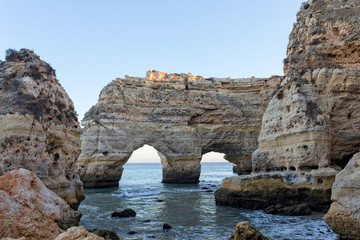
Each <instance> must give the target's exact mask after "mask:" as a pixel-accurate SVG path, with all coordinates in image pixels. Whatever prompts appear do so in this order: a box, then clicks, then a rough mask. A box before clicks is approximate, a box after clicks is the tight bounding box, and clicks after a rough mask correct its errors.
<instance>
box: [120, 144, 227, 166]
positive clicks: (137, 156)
mask: <svg viewBox="0 0 360 240" xmlns="http://www.w3.org/2000/svg"><path fill="white" fill-rule="evenodd" d="M224 155H225V154H222V153H216V152H209V153H206V154H204V155H203V157H202V159H201V162H202V163H203V162H228V161H227V160H225V159H224ZM126 163H161V161H160V157H159V155H158V153H157V150H156V149H155V148H154V147H152V146H150V145H147V144H145V145H144V146H143V147H140V148H138V149H137V150H135V151H134V152H133V153H132V155H131V157H130V158H129V160H128V161H127V162H126Z"/></svg>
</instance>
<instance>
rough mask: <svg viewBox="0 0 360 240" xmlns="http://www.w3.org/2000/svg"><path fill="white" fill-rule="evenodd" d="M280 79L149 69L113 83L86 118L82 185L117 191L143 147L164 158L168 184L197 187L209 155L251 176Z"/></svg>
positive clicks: (82, 154) (81, 167) (82, 155)
mask: <svg viewBox="0 0 360 240" xmlns="http://www.w3.org/2000/svg"><path fill="white" fill-rule="evenodd" d="M280 80H281V77H272V78H269V79H258V78H249V79H230V78H208V79H205V78H203V77H200V76H193V75H191V74H188V75H185V74H166V73H162V72H157V71H149V72H148V73H147V76H146V77H145V78H135V77H128V76H126V77H125V78H124V79H116V80H114V81H112V82H111V83H110V84H108V85H107V86H106V87H105V88H104V89H103V90H102V91H101V93H100V97H99V101H98V103H97V104H96V105H95V106H93V107H92V108H91V109H90V110H89V111H88V112H87V113H86V114H85V117H84V119H83V121H82V125H83V126H85V129H84V131H83V134H82V137H81V138H82V152H81V154H80V157H79V159H78V161H77V169H78V172H79V173H80V176H81V179H82V181H83V183H84V186H85V187H107V186H117V185H118V181H119V179H120V178H121V173H122V170H123V169H122V166H123V165H124V163H125V162H126V161H127V160H128V158H129V157H130V156H131V153H132V152H133V151H134V150H136V149H137V148H139V147H141V146H143V145H144V144H148V145H151V146H153V147H154V148H155V149H157V150H158V151H159V152H160V153H161V159H162V160H161V161H162V163H163V182H165V183H196V182H198V181H199V176H200V161H201V157H202V155H203V154H204V153H206V152H210V151H216V152H223V153H225V154H226V156H225V158H226V160H228V161H230V162H232V163H235V164H236V165H237V166H238V169H239V173H240V174H241V173H246V172H249V171H251V154H252V152H253V151H254V150H255V149H256V148H257V146H258V143H257V138H258V136H259V132H260V128H261V119H262V115H263V113H264V112H265V109H266V106H267V103H268V101H269V99H270V98H271V95H272V93H273V92H274V89H276V88H277V84H278V83H279V82H280Z"/></svg>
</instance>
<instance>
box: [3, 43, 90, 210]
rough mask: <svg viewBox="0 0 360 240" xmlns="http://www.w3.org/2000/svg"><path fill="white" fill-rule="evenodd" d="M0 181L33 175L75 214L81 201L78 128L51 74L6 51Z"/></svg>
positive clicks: (28, 54)
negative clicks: (19, 172) (13, 174)
mask: <svg viewBox="0 0 360 240" xmlns="http://www.w3.org/2000/svg"><path fill="white" fill-rule="evenodd" d="M0 99H1V101H0V175H2V174H5V173H7V172H10V171H11V170H13V169H18V168H26V169H28V170H31V171H33V172H34V173H35V174H36V175H37V176H38V177H39V178H40V179H41V180H42V181H43V182H44V183H45V184H46V186H47V187H48V188H49V189H51V190H53V191H54V192H56V193H57V194H58V195H59V196H60V197H62V198H63V199H64V200H65V201H66V202H68V203H69V204H70V205H71V206H72V207H73V208H77V206H78V205H79V202H80V201H81V200H82V199H83V194H82V183H81V181H80V180H79V178H78V177H76V175H75V161H76V159H77V157H78V155H79V154H80V133H81V130H80V126H79V123H78V120H77V117H76V112H75V110H74V105H73V103H72V101H71V100H70V98H69V96H68V95H67V93H66V92H65V90H64V88H63V87H62V86H61V85H60V84H59V83H58V81H57V79H56V77H55V70H54V69H53V68H52V67H51V66H50V65H49V64H47V63H46V62H44V61H42V60H41V59H40V58H39V56H38V55H36V54H35V53H34V52H33V51H30V50H27V49H21V50H20V51H18V52H17V51H15V50H8V52H7V56H6V61H4V62H2V63H1V64H0Z"/></svg>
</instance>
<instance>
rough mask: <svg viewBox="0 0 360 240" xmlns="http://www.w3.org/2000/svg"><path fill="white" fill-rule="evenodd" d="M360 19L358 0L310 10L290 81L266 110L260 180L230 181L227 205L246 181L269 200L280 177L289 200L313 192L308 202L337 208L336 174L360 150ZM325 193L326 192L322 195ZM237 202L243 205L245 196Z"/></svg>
mask: <svg viewBox="0 0 360 240" xmlns="http://www.w3.org/2000/svg"><path fill="white" fill-rule="evenodd" d="M359 17H360V2H359V1H357V0H348V1H340V0H317V1H309V2H308V3H304V4H303V5H302V7H301V9H300V11H299V13H298V14H297V23H296V25H295V26H294V29H293V31H292V33H291V34H290V37H289V44H288V50H287V58H286V59H285V60H284V63H285V64H284V72H285V74H286V77H285V79H284V80H283V81H282V82H281V84H280V87H279V89H278V91H277V93H276V94H275V96H274V97H273V98H272V99H271V101H270V102H269V106H268V108H267V110H266V112H265V113H264V116H263V119H262V127H261V132H260V136H259V146H258V148H257V150H256V151H255V152H254V153H253V155H252V166H253V171H254V172H255V173H256V174H258V175H259V177H258V178H254V177H253V176H249V178H248V179H239V178H238V179H237V180H234V181H228V180H226V181H224V186H223V187H222V190H221V191H223V192H221V191H219V192H217V194H216V196H217V200H218V202H219V203H222V204H227V203H229V201H230V200H226V199H227V197H229V196H230V195H231V193H233V192H234V191H235V190H234V191H232V190H231V189H242V186H243V185H242V184H243V183H244V182H246V184H247V187H246V188H247V189H250V186H253V187H254V189H255V190H254V191H255V192H257V194H255V195H256V197H254V198H256V199H259V198H261V196H262V197H263V198H264V199H267V198H266V194H265V197H264V196H263V195H261V193H262V190H261V189H262V187H263V184H262V181H263V179H267V178H269V177H270V175H271V174H272V172H277V173H278V175H279V176H280V178H279V179H282V180H281V182H279V184H278V186H282V187H281V188H283V190H284V195H286V194H287V193H286V192H288V191H287V190H289V189H291V188H295V189H297V190H296V191H297V192H298V193H297V194H298V195H299V199H308V196H309V195H310V197H311V195H313V196H312V198H313V199H312V200H311V199H310V200H303V201H304V202H309V203H310V204H311V205H313V206H314V207H316V206H326V205H328V206H329V205H330V203H331V201H330V193H331V185H332V182H333V181H334V177H335V175H336V173H337V172H338V171H339V170H341V169H342V168H343V167H344V166H345V165H346V163H347V162H348V161H349V159H350V158H351V156H353V155H354V153H356V152H358V151H359V147H360V104H359V102H360V57H359V56H360V39H359V38H360V21H359V19H360V18H359ZM267 174H268V175H267ZM270 178H272V177H270ZM329 178H330V179H329ZM250 179H252V180H251V181H250ZM289 179H293V180H290V181H289ZM329 181H330V183H331V184H329ZM255 186H257V187H256V188H255ZM319 190H321V191H323V192H324V194H322V195H321V194H320V196H319V194H318V192H319ZM235 192H237V193H240V192H241V193H243V190H238V191H235ZM312 192H313V194H312ZM305 193H306V194H305ZM231 199H232V200H231V202H232V204H233V205H234V204H235V205H239V206H241V201H242V200H243V199H244V196H242V194H240V195H239V196H238V197H237V198H231ZM280 199H282V200H280ZM286 199H287V197H285V198H284V199H283V198H281V197H279V201H286ZM316 199H317V200H318V202H317V200H316ZM326 199H327V203H326V201H325V200H326ZM300 201H302V200H300ZM234 202H235V203H234ZM229 204H230V203H229ZM324 204H325V205H324ZM265 205H267V203H266V201H265V203H264V204H262V205H261V206H262V207H265ZM321 209H323V210H326V208H324V207H321Z"/></svg>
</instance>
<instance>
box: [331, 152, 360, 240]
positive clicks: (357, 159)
mask: <svg viewBox="0 0 360 240" xmlns="http://www.w3.org/2000/svg"><path fill="white" fill-rule="evenodd" d="M331 199H332V200H333V203H332V204H331V207H330V210H329V212H328V213H327V214H326V215H325V221H326V223H327V224H328V225H329V226H330V227H331V229H332V230H334V232H336V233H337V234H339V237H340V239H354V240H355V239H359V238H360V153H357V154H355V155H354V157H353V158H352V159H351V160H350V162H349V163H348V164H347V165H346V167H345V168H344V169H343V170H342V171H341V172H340V173H338V174H337V175H336V180H335V183H334V185H333V187H332V194H331Z"/></svg>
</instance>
